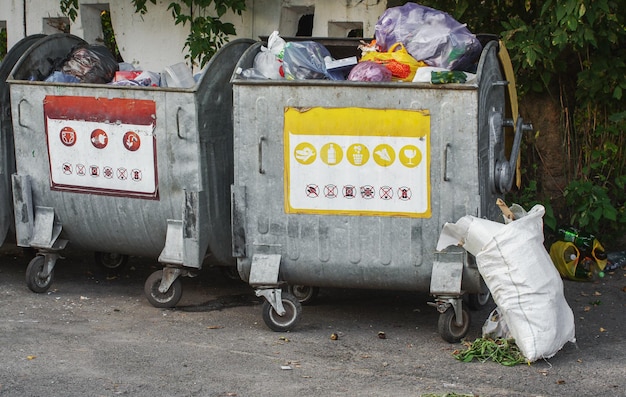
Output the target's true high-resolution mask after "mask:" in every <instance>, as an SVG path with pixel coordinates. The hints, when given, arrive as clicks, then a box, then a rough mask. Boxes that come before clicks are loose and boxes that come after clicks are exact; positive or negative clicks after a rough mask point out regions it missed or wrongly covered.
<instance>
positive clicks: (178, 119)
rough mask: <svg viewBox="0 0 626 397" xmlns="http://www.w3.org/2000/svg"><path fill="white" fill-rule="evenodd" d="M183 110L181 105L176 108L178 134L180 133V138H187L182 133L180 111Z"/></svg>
mask: <svg viewBox="0 0 626 397" xmlns="http://www.w3.org/2000/svg"><path fill="white" fill-rule="evenodd" d="M181 110H183V109H182V108H181V107H179V108H178V109H177V110H176V135H178V138H180V139H185V138H184V137H183V136H182V135H180V117H179V115H180V111H181Z"/></svg>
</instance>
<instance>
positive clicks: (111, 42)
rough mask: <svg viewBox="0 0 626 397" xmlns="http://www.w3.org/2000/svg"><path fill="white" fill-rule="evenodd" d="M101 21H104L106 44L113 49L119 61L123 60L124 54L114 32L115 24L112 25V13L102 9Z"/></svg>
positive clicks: (103, 30) (112, 52) (112, 51)
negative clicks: (118, 46) (121, 52)
mask: <svg viewBox="0 0 626 397" xmlns="http://www.w3.org/2000/svg"><path fill="white" fill-rule="evenodd" d="M100 21H101V22H102V33H103V35H104V45H105V46H106V47H107V48H108V49H109V50H110V51H111V54H113V56H114V57H115V59H116V60H117V61H118V62H122V61H123V59H122V55H121V54H120V50H119V49H118V48H117V42H116V41H115V33H114V32H113V26H112V25H111V13H109V12H108V11H102V12H101V13H100Z"/></svg>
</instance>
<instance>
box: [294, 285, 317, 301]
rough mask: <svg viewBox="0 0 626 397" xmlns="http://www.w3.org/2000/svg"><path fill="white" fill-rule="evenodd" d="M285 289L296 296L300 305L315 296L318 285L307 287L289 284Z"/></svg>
mask: <svg viewBox="0 0 626 397" xmlns="http://www.w3.org/2000/svg"><path fill="white" fill-rule="evenodd" d="M287 290H288V291H289V293H290V294H292V295H293V296H295V297H296V299H297V300H298V302H300V304H302V305H307V304H309V303H311V302H313V301H315V298H317V295H318V294H319V292H320V289H319V287H309V286H306V285H290V286H289V287H288V288H287Z"/></svg>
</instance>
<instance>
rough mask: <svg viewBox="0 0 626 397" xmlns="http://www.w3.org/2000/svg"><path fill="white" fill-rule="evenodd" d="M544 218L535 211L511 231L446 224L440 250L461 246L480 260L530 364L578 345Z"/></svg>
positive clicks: (468, 221)
mask: <svg viewBox="0 0 626 397" xmlns="http://www.w3.org/2000/svg"><path fill="white" fill-rule="evenodd" d="M544 213H545V208H544V207H543V206H541V205H536V206H534V207H533V208H532V209H531V210H530V211H528V213H527V214H526V215H525V216H523V217H521V218H519V219H515V220H514V221H512V222H510V223H508V224H506V225H505V224H501V223H498V222H491V221H487V220H484V219H480V218H476V217H473V216H471V215H467V216H465V217H463V218H461V219H460V220H459V221H458V222H457V223H456V224H450V223H446V225H444V228H443V231H442V235H441V237H440V239H439V242H438V244H437V250H441V249H444V248H446V247H447V246H448V245H450V241H453V240H456V241H457V243H458V244H461V245H463V247H464V248H465V249H466V250H467V251H468V252H470V253H471V254H473V255H474V256H475V257H476V265H477V267H478V271H479V272H480V274H481V275H482V277H483V279H484V280H485V283H486V284H487V287H489V290H490V291H491V294H492V296H493V300H494V302H495V303H496V305H497V306H498V308H499V313H500V314H501V315H502V317H503V319H504V321H505V323H506V325H507V326H508V328H509V331H510V333H511V335H512V336H513V338H514V339H515V343H516V344H517V346H518V347H519V348H520V351H521V352H522V354H523V355H524V357H526V358H527V359H528V360H529V361H531V362H532V361H536V360H538V359H540V358H550V357H552V356H554V355H555V354H556V353H557V352H558V351H559V350H561V348H562V347H563V346H564V345H565V343H567V342H575V341H576V338H575V327H574V314H573V313H572V309H571V308H570V307H569V305H568V304H567V301H566V300H565V295H564V294H563V281H562V280H561V277H560V275H559V272H558V271H557V270H556V268H555V267H554V265H553V264H552V260H551V259H550V255H549V254H548V252H547V251H546V249H545V247H544V245H543V219H542V218H543V215H544ZM459 223H461V224H460V225H459ZM490 224H494V225H490ZM467 242H469V243H470V244H468V243H467Z"/></svg>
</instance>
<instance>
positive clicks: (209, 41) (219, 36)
mask: <svg viewBox="0 0 626 397" xmlns="http://www.w3.org/2000/svg"><path fill="white" fill-rule="evenodd" d="M181 3H182V5H181ZM183 5H184V6H186V7H183ZM196 7H197V8H198V15H195V14H194V13H192V12H189V10H193V9H195V8H196ZM167 9H168V10H171V11H172V17H174V21H175V23H176V24H177V25H178V24H183V25H185V24H187V23H189V24H190V32H189V35H188V36H187V40H186V41H185V47H186V48H188V49H189V54H187V55H186V58H188V59H190V60H191V61H192V62H196V61H197V62H198V63H199V64H200V67H203V66H204V65H205V64H206V63H207V62H208V61H209V59H211V57H212V56H213V54H215V52H216V51H217V50H218V49H219V48H220V47H221V46H222V45H224V44H225V43H226V42H227V41H228V36H229V35H234V34H236V31H235V26H234V25H233V24H232V23H224V22H222V21H221V20H220V18H221V17H222V16H224V14H226V12H228V11H229V10H230V11H232V12H234V13H236V14H237V15H241V13H242V12H243V11H244V10H245V9H246V2H245V0H179V1H178V2H172V3H170V5H169V6H168V8H167ZM209 10H210V11H212V12H215V13H216V14H217V15H216V16H212V15H210V14H211V12H209Z"/></svg>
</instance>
